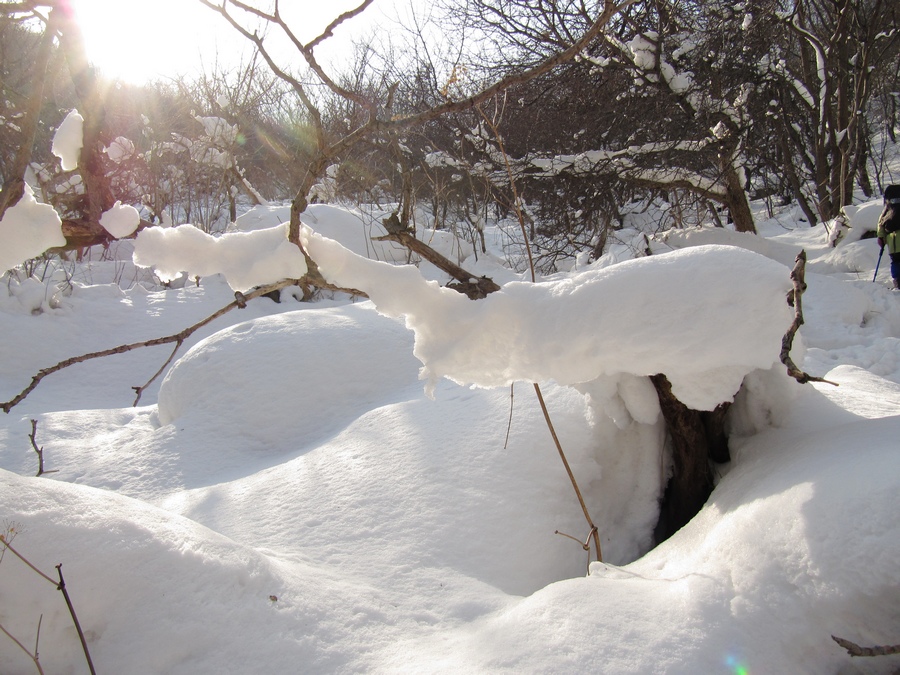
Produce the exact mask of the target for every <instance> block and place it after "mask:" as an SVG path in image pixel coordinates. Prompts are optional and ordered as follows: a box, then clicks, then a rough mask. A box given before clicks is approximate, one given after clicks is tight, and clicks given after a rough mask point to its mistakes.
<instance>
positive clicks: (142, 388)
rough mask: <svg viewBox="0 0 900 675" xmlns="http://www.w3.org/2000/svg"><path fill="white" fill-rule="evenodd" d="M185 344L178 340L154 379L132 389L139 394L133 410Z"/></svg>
mask: <svg viewBox="0 0 900 675" xmlns="http://www.w3.org/2000/svg"><path fill="white" fill-rule="evenodd" d="M244 306H246V303H245V304H244ZM183 344H184V340H178V341H177V342H176V343H175V348H174V349H173V350H172V353H171V354H169V358H167V359H166V362H165V363H164V364H162V366H160V368H159V370H157V371H156V374H155V375H154V376H153V377H151V378H150V379H149V380H147V382H146V383H144V385H143V386H140V387H132V389H134V393H135V394H137V396H135V398H134V403H132V404H131V406H132V407H133V408H137V404H138V403H139V402H140V400H141V396H142V395H143V394H144V390H145V389H146V388H147V387H149V386H150V385H151V384H153V382H154V381H155V380H156V378H157V377H159V376H160V375H162V372H163V371H164V370H165V369H166V368H167V367H168V365H169V364H170V363H172V359H174V358H175V355H176V354H177V353H178V350H179V349H181V345H183Z"/></svg>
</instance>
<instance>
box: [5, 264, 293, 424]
mask: <svg viewBox="0 0 900 675" xmlns="http://www.w3.org/2000/svg"><path fill="white" fill-rule="evenodd" d="M295 283H297V282H296V280H293V279H282V280H281V281H278V282H275V283H274V284H268V285H267V286H260V287H259V288H257V289H255V290H253V291H251V292H249V293H247V294H246V295H245V294H240V293H238V294H235V300H234V302H231V303H229V304H227V305H225V306H224V307H222V309H220V310H218V311H217V312H214V313H213V314H210V315H209V316H208V317H206V318H205V319H203V320H202V321H199V322H197V323H195V324H194V325H193V326H189V327H188V328H185V329H184V330H183V331H181V332H179V333H175V334H174V335H167V336H166V337H160V338H154V339H152V340H144V341H143V342H132V343H131V344H126V345H119V346H118V347H112V348H110V349H103V350H101V351H98V352H91V353H89V354H82V355H81V356H73V357H72V358H69V359H66V360H65V361H60V362H59V363H57V364H56V365H55V366H51V367H49V368H44V369H43V370H39V371H38V373H37V374H36V375H35V376H34V377H33V378H31V384H29V385H28V386H27V387H26V388H25V389H23V390H22V392H21V393H20V394H18V395H17V396H16V397H14V398H13V399H11V400H9V401H6V402H5V403H0V408H2V409H3V412H5V413H8V412H9V411H10V410H12V409H13V408H14V407H15V406H17V405H18V404H19V403H21V402H22V401H23V400H25V398H26V397H27V396H28V395H29V394H30V393H31V392H32V391H34V390H35V388H36V387H37V386H38V384H40V382H41V380H43V379H44V378H45V377H47V376H48V375H52V374H53V373H56V372H59V371H60V370H63V369H65V368H68V367H69V366H74V365H75V364H76V363H84V362H85V361H90V360H92V359H99V358H103V357H105V356H112V355H114V354H124V353H125V352H130V351H132V350H135V349H140V348H142V347H157V346H159V345H167V344H172V343H173V342H174V343H176V346H175V350H176V351H177V350H178V348H179V347H181V345H182V344H183V343H184V341H185V340H187V339H188V338H189V337H190V336H191V335H193V334H194V333H196V332H197V331H198V330H200V329H201V328H203V327H204V326H206V325H208V324H210V323H212V322H213V321H215V320H216V319H218V318H219V317H220V316H223V315H225V314H227V313H228V312H230V311H231V310H233V309H236V308H243V307H246V306H247V301H248V300H253V299H254V298H258V297H260V296H262V295H266V294H267V293H271V292H272V291H277V290H280V289H282V288H285V287H287V286H291V285H293V284H295ZM174 355H175V353H174V352H173V353H172V355H171V356H170V357H169V360H168V361H167V362H166V363H168V362H169V361H171V360H172V357H173V356H174ZM163 368H165V366H163ZM161 372H162V369H160V371H159V372H157V373H156V375H154V376H153V378H151V380H150V382H147V384H145V385H143V386H142V387H133V389H134V390H135V391H136V392H137V394H138V396H137V399H136V400H135V402H134V405H137V402H138V400H140V396H141V393H142V392H143V390H144V389H145V388H146V387H147V386H148V385H149V384H150V383H151V382H153V380H155V379H156V378H157V377H158V376H159V374H160V373H161Z"/></svg>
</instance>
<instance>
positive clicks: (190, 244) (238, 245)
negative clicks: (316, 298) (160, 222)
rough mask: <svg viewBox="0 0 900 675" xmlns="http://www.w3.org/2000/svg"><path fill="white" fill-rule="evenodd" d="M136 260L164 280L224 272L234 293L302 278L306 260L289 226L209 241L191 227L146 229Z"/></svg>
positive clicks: (206, 236)
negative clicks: (184, 274) (292, 240)
mask: <svg viewBox="0 0 900 675" xmlns="http://www.w3.org/2000/svg"><path fill="white" fill-rule="evenodd" d="M134 262H135V263H136V264H138V265H140V266H142V267H153V268H154V269H155V271H156V274H157V276H159V278H160V279H161V280H163V281H166V280H171V279H175V278H176V277H178V276H179V275H180V274H181V273H182V272H189V274H190V276H192V277H193V276H208V275H212V274H222V275H223V276H224V277H225V279H226V280H227V282H228V284H229V285H230V286H231V288H233V289H234V290H235V291H248V290H250V289H251V288H253V287H254V286H262V285H264V284H270V283H273V282H275V281H278V280H280V279H299V278H300V277H302V276H303V275H304V274H306V260H305V259H304V258H303V254H302V253H301V252H300V250H299V249H298V248H297V247H296V246H293V245H292V244H290V242H288V240H287V226H284V225H278V226H275V227H270V228H266V229H263V230H257V231H255V232H231V233H227V234H224V235H222V236H221V237H213V236H212V235H209V234H206V233H205V232H203V231H202V230H200V229H198V228H196V227H194V226H193V225H179V226H177V227H149V228H146V229H144V230H141V232H140V233H139V234H138V236H137V239H136V241H135V247H134Z"/></svg>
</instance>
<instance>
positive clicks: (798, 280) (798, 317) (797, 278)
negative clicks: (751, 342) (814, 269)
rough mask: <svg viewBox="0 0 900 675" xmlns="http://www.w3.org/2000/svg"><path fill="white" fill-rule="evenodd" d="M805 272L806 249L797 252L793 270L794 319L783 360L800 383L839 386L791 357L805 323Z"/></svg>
mask: <svg viewBox="0 0 900 675" xmlns="http://www.w3.org/2000/svg"><path fill="white" fill-rule="evenodd" d="M805 274H806V251H805V250H804V251H800V253H798V254H797V258H796V259H795V264H794V269H793V270H791V281H793V282H794V288H793V290H792V291H791V293H789V294H788V304H789V305H791V306H792V307H793V308H794V320H793V321H792V322H791V326H790V328H788V331H787V333H785V335H784V338H783V339H782V340H781V362H782V363H783V364H784V365H785V366H786V367H787V372H788V375H790V376H791V377H793V378H794V379H795V380H797V382H799V383H800V384H806V383H807V382H825V383H827V384H833V385H834V386H835V387H837V386H838V383H837V382H831V381H830V380H825V379H822V378H821V377H813V376H812V375H809V374H808V373H805V372H803V371H802V370H800V369H799V368H798V367H797V366H796V364H794V361H793V359H791V347H792V346H793V344H794V336H795V335H796V334H797V331H798V330H800V326H802V325H803V306H802V304H801V296H802V295H803V291H805V290H806V281H804V277H805Z"/></svg>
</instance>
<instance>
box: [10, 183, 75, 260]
mask: <svg viewBox="0 0 900 675" xmlns="http://www.w3.org/2000/svg"><path fill="white" fill-rule="evenodd" d="M65 243H66V238H65V237H64V236H63V233H62V221H61V220H60V218H59V216H58V215H57V213H56V211H55V210H54V209H53V207H52V206H50V205H49V204H39V203H38V202H37V200H36V199H35V198H34V192H33V191H32V189H31V187H30V186H29V185H27V184H26V185H25V189H24V192H23V193H22V197H21V198H20V199H19V201H18V202H17V203H16V204H15V205H14V206H12V207H11V208H8V209H6V213H4V214H3V220H0V270H3V271H5V270H8V269H11V268H13V267H15V266H16V265H19V264H21V263H23V262H25V261H26V260H28V259H29V258H35V257H37V256H39V255H41V254H42V253H43V252H44V251H46V250H47V249H48V248H52V247H54V246H63V245H64V244H65Z"/></svg>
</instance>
